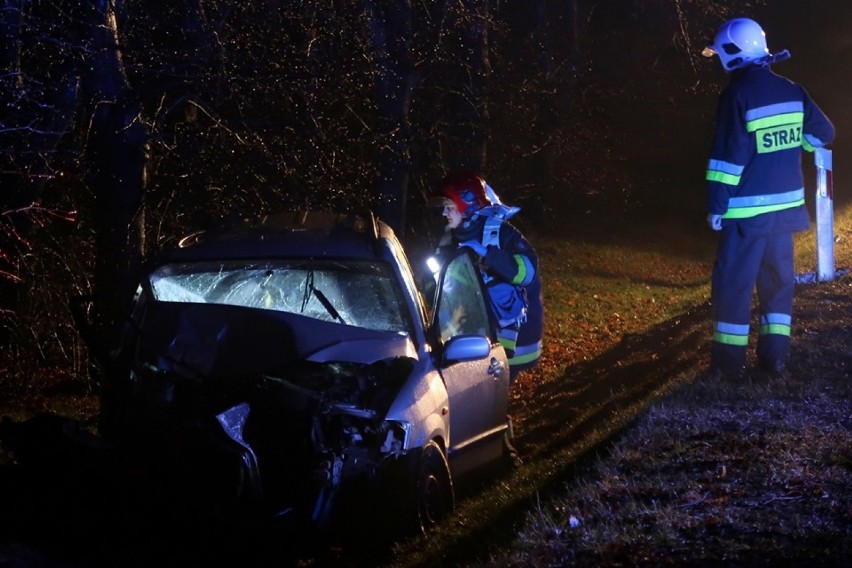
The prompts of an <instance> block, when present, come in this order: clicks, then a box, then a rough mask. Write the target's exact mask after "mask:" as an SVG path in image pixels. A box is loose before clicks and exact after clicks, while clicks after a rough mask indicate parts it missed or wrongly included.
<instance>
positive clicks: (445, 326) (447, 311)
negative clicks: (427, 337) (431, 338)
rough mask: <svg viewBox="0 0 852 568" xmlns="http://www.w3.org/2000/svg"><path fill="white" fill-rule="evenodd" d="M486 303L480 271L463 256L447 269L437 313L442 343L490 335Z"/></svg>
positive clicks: (454, 259)
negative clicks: (460, 337) (461, 337)
mask: <svg viewBox="0 0 852 568" xmlns="http://www.w3.org/2000/svg"><path fill="white" fill-rule="evenodd" d="M486 306H487V304H486V302H485V297H484V294H483V290H482V285H481V284H480V278H479V273H478V268H476V266H474V264H473V262H472V261H471V259H470V257H469V256H468V255H466V254H462V255H459V256H456V257H455V258H453V259H452V260H451V261H450V262H449V263H448V265H447V266H446V269H445V272H444V277H443V280H442V281H441V291H440V294H439V296H438V306H437V307H438V309H437V312H436V317H437V322H438V328H439V329H440V330H441V342H442V343H446V342H447V341H449V340H450V339H451V338H453V337H455V336H457V335H481V336H486V337H487V336H488V335H489V333H488V312H487V307H486Z"/></svg>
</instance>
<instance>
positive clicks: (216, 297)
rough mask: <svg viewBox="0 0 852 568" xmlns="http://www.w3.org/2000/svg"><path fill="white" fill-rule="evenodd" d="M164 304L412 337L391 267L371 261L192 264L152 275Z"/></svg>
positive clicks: (171, 266) (156, 295) (167, 267)
mask: <svg viewBox="0 0 852 568" xmlns="http://www.w3.org/2000/svg"><path fill="white" fill-rule="evenodd" d="M150 282H151V289H152V291H153V294H154V299H156V300H158V301H160V302H188V303H195V304H225V305H231V306H243V307H247V308H257V309H261V310H273V311H279V312H288V313H292V314H298V315H301V316H306V317H310V318H315V319H318V320H323V321H329V322H336V323H342V324H345V325H352V326H357V327H362V328H366V329H371V330H376V331H392V332H397V333H408V332H409V330H408V328H407V324H406V321H407V318H406V317H405V315H404V309H405V302H404V300H403V296H402V292H401V290H400V287H399V285H398V283H397V282H396V280H395V279H394V277H393V272H392V270H391V268H390V267H389V266H387V265H385V264H382V263H376V262H369V261H348V260H346V261H328V260H323V261H305V260H299V261H292V262H288V261H269V262H253V263H251V264H246V263H242V262H231V263H228V262H194V263H180V264H168V265H165V266H162V267H160V268H158V269H157V270H156V271H155V272H154V273H153V274H151V276H150Z"/></svg>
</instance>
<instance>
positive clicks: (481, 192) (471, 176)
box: [441, 171, 491, 217]
mask: <svg viewBox="0 0 852 568" xmlns="http://www.w3.org/2000/svg"><path fill="white" fill-rule="evenodd" d="M441 195H443V196H444V197H446V198H447V199H450V200H451V201H452V202H453V203H455V204H456V207H457V208H458V210H459V213H461V214H462V216H463V217H471V216H472V215H473V214H474V213H476V211H478V210H479V209H481V208H482V207H485V206H486V205H489V204H490V203H491V201H489V199H488V196H487V195H486V194H485V180H484V179H482V178H481V177H479V176H478V175H477V174H475V173H473V172H469V171H462V172H456V173H453V174H450V175H448V176H447V177H445V178H444V180H443V181H442V182H441Z"/></svg>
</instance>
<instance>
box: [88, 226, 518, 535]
mask: <svg viewBox="0 0 852 568" xmlns="http://www.w3.org/2000/svg"><path fill="white" fill-rule="evenodd" d="M433 284H434V291H430V292H429V295H428V297H427V296H426V294H424V292H423V291H422V290H421V288H422V286H419V285H418V283H417V282H416V279H415V274H414V272H413V271H412V268H411V266H410V265H409V262H408V260H407V258H406V254H405V252H404V250H403V247H402V246H401V244H400V242H399V241H398V240H397V237H396V236H395V235H394V233H393V231H392V230H391V229H390V228H389V227H388V226H387V225H385V224H384V223H382V222H381V221H379V220H378V219H376V218H375V217H373V216H372V215H371V214H369V213H367V214H360V215H353V214H329V213H317V212H297V213H290V214H284V215H278V216H268V217H263V218H260V219H255V220H251V221H245V222H241V223H238V224H234V225H230V226H226V227H223V228H222V229H220V230H213V231H206V232H200V233H197V234H193V235H190V236H188V237H186V238H184V239H183V240H182V241H181V242H180V244H179V246H177V247H175V248H174V249H172V250H169V251H167V252H166V253H165V254H164V255H162V256H161V257H159V258H158V259H157V260H156V261H155V262H154V263H152V264H151V265H150V269H149V270H148V271H147V273H146V276H145V278H144V279H143V280H142V281H141V283H140V285H139V288H138V291H137V293H136V296H135V299H134V302H133V306H132V311H131V313H130V315H129V320H128V322H129V323H128V325H127V326H126V330H125V332H124V336H123V337H122V338H121V341H120V343H121V344H120V346H119V349H116V350H113V352H112V353H113V355H112V359H113V360H112V362H111V367H110V368H113V369H115V368H118V369H123V370H122V371H121V372H118V373H113V374H112V376H111V377H110V379H109V381H108V382H107V383H106V384H105V385H104V391H103V392H104V395H103V400H102V410H103V412H102V416H103V423H102V428H103V431H104V433H105V434H108V435H110V436H113V437H114V438H115V439H118V440H120V441H121V442H122V443H123V444H125V445H126V446H127V447H129V448H132V449H133V450H134V451H135V452H136V454H137V455H145V456H147V459H148V460H149V462H155V463H156V464H158V469H159V471H160V472H161V474H162V476H163V478H164V479H168V480H169V482H170V483H172V484H175V485H174V486H177V487H180V490H179V491H176V492H175V493H174V494H175V495H176V496H177V497H176V498H189V496H190V495H192V494H194V495H196V496H197V497H198V498H199V499H200V500H201V501H205V502H218V503H225V502H228V503H241V504H243V505H245V504H251V507H253V510H256V511H257V510H259V511H262V512H263V514H264V515H268V516H270V518H277V519H288V520H291V521H293V522H295V523H305V524H308V525H312V526H314V527H318V528H320V529H326V528H331V527H334V526H338V525H339V524H340V523H341V522H345V520H346V519H347V513H346V511H348V510H351V509H350V507H357V508H358V509H356V510H358V511H365V510H369V511H370V514H371V515H373V516H381V517H382V518H384V519H386V520H391V522H392V524H393V526H400V527H409V528H411V529H413V530H424V529H426V528H428V527H429V526H431V525H433V524H435V523H436V522H438V521H439V520H440V519H441V518H442V517H445V516H446V515H447V514H448V513H450V512H451V511H452V509H453V506H454V480H457V479H458V478H460V477H461V476H464V475H466V474H468V473H472V472H474V471H478V470H481V468H484V467H486V466H489V465H493V464H497V463H500V462H501V461H502V460H504V459H505V448H504V437H505V435H506V433H507V428H508V420H507V404H508V387H509V372H508V364H507V360H506V354H505V352H504V350H503V348H502V347H501V346H500V344H499V343H498V341H497V338H496V334H495V324H494V318H493V315H492V313H491V310H490V307H489V302H488V297H487V291H486V289H485V287H484V285H483V283H482V279H481V277H480V273H479V270H478V268H477V266H476V264H475V261H474V259H473V257H471V256H470V255H469V254H468V253H465V252H463V251H460V252H459V253H458V254H457V255H456V256H455V257H454V258H452V259H450V260H449V261H447V262H446V263H445V265H444V266H442V267H441V270H440V272H439V273H438V274H437V275H435V281H434V283H433ZM116 363H118V364H117V365H116ZM348 518H350V519H351V516H350V517H348ZM359 518H360V519H361V520H363V519H364V518H365V517H363V516H361V517H359ZM359 522H360V521H359Z"/></svg>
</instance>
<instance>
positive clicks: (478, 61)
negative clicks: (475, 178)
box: [445, 0, 491, 171]
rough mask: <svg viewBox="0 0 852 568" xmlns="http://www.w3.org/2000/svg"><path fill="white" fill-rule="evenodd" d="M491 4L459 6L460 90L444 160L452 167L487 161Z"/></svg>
mask: <svg viewBox="0 0 852 568" xmlns="http://www.w3.org/2000/svg"><path fill="white" fill-rule="evenodd" d="M489 6H490V5H489V0H466V1H465V2H464V7H463V8H460V10H461V13H460V14H459V20H460V26H459V28H460V29H459V33H458V44H457V46H456V47H457V49H458V51H457V53H456V58H455V60H456V61H457V62H458V64H459V67H458V69H457V74H456V75H455V77H454V80H453V82H452V84H453V86H454V88H456V89H458V91H457V96H456V98H455V101H454V108H453V110H452V111H451V118H450V121H451V122H450V128H451V134H450V136H449V143H450V150H449V155H448V157H447V159H446V160H445V161H446V163H447V164H448V165H449V166H450V169H470V170H475V171H482V170H484V168H485V165H486V157H487V133H488V124H489V111H488V87H489V79H490V76H491V63H490V59H489V56H488V21H489ZM457 9H459V8H457Z"/></svg>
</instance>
